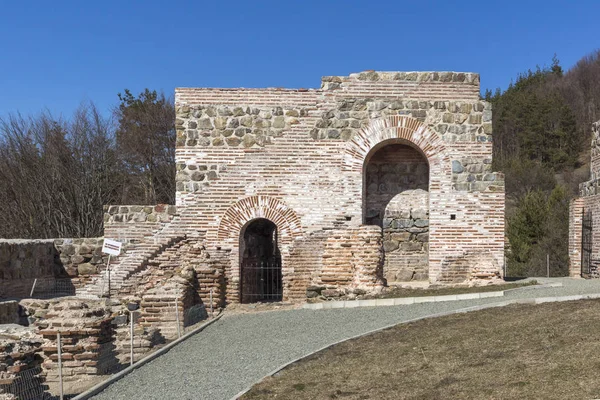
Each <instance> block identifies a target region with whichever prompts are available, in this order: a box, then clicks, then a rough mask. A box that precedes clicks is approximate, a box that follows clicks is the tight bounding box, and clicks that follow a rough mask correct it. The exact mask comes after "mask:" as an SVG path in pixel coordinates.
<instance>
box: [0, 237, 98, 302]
mask: <svg viewBox="0 0 600 400" xmlns="http://www.w3.org/2000/svg"><path fill="white" fill-rule="evenodd" d="M101 250H102V238H85V239H83V238H82V239H43V240H35V239H34V240H21V239H18V240H1V241H0V298H11V297H14V298H23V297H29V295H30V294H31V289H32V286H33V283H34V281H35V280H36V279H37V282H36V287H35V290H34V296H39V295H42V296H49V297H51V296H52V295H53V293H57V294H58V292H64V293H63V295H65V294H74V293H73V290H74V288H76V287H80V286H82V285H84V284H85V283H86V282H88V281H89V280H90V279H91V276H92V275H93V274H95V273H97V272H98V271H101V270H103V269H104V268H105V266H106V257H103V256H102V253H101Z"/></svg>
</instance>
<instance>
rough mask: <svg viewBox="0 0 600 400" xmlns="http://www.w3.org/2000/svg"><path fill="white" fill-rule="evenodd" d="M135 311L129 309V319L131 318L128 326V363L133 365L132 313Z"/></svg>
mask: <svg viewBox="0 0 600 400" xmlns="http://www.w3.org/2000/svg"><path fill="white" fill-rule="evenodd" d="M134 313H135V311H129V319H130V320H131V326H130V354H129V356H130V358H131V359H130V364H129V365H133V318H134V315H135V314H134Z"/></svg>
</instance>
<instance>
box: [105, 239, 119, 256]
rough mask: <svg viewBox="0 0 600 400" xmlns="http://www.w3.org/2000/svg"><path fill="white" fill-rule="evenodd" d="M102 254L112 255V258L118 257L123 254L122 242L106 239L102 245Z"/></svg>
mask: <svg viewBox="0 0 600 400" xmlns="http://www.w3.org/2000/svg"><path fill="white" fill-rule="evenodd" d="M102 252H103V253H106V254H110V255H111V256H118V255H119V254H121V242H117V241H116V240H110V239H104V243H103V244H102Z"/></svg>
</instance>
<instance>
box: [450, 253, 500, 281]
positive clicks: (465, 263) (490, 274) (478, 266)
mask: <svg viewBox="0 0 600 400" xmlns="http://www.w3.org/2000/svg"><path fill="white" fill-rule="evenodd" d="M500 278H501V276H500V268H499V266H498V264H497V262H496V260H495V259H494V257H492V255H491V254H490V253H488V252H480V253H465V254H463V255H461V256H456V257H447V258H446V259H444V261H443V262H442V273H441V278H440V281H439V282H440V283H451V284H467V285H471V284H472V285H480V284H483V283H488V282H489V281H495V280H499V279H500Z"/></svg>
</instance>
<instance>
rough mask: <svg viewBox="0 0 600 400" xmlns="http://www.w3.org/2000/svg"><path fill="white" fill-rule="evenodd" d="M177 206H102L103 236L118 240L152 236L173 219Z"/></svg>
mask: <svg viewBox="0 0 600 400" xmlns="http://www.w3.org/2000/svg"><path fill="white" fill-rule="evenodd" d="M176 213H177V207H176V206H172V205H167V204H158V205H155V206H122V205H119V206H116V205H109V206H104V236H105V237H107V238H110V239H114V240H119V241H130V240H141V239H142V238H144V237H148V236H152V235H153V234H154V233H156V231H158V230H160V229H161V228H163V227H164V226H165V225H167V224H168V223H169V222H171V221H172V220H173V218H174V217H175V214H176Z"/></svg>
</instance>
